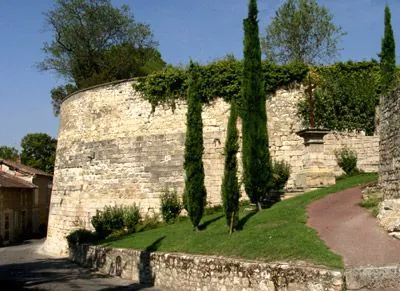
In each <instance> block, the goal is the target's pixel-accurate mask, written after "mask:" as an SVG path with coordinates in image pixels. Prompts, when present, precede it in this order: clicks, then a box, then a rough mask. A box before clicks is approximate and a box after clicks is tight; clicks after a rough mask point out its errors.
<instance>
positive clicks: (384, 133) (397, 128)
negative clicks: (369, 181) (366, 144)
mask: <svg viewBox="0 0 400 291" xmlns="http://www.w3.org/2000/svg"><path fill="white" fill-rule="evenodd" d="M399 97H400V87H399V88H397V89H395V90H394V91H392V92H391V93H390V94H388V96H384V97H382V98H381V102H380V103H381V104H380V109H381V111H380V137H381V140H380V145H379V158H380V169H379V185H380V187H381V190H382V193H383V198H384V201H383V203H382V204H381V209H380V213H379V216H378V218H379V219H380V221H381V223H382V225H383V226H384V227H385V228H386V229H387V230H388V231H389V232H392V233H393V235H395V236H398V237H399V238H400V98H399Z"/></svg>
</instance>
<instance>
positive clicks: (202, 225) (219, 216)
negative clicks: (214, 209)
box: [199, 215, 224, 230]
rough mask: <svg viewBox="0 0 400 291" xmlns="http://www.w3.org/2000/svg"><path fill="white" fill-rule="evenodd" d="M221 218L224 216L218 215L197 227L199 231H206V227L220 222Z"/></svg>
mask: <svg viewBox="0 0 400 291" xmlns="http://www.w3.org/2000/svg"><path fill="white" fill-rule="evenodd" d="M222 217H224V215H218V216H217V217H214V218H211V219H209V220H207V221H204V222H203V223H202V224H200V225H199V230H205V229H207V227H208V226H209V225H210V224H211V223H213V222H216V221H218V220H220V219H221V218H222Z"/></svg>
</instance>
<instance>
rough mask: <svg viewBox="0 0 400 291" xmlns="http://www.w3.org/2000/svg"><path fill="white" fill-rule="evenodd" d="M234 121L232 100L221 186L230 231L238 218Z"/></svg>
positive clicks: (236, 132) (235, 114)
mask: <svg viewBox="0 0 400 291" xmlns="http://www.w3.org/2000/svg"><path fill="white" fill-rule="evenodd" d="M236 122H237V112H236V105H235V103H234V102H232V105H231V114H230V116H229V121H228V135H227V137H226V142H225V170H224V177H223V179H222V187H221V196H222V202H223V207H224V212H225V217H226V223H227V224H228V226H229V232H230V233H232V232H233V229H235V228H236V226H237V223H238V220H239V198H240V188H239V182H238V177H237V170H238V163H237V158H236V154H237V152H238V150H239V144H238V139H239V134H238V130H237V127H236Z"/></svg>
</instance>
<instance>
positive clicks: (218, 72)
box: [133, 56, 308, 110]
mask: <svg viewBox="0 0 400 291" xmlns="http://www.w3.org/2000/svg"><path fill="white" fill-rule="evenodd" d="M307 71H308V68H307V66H305V65H304V64H302V63H291V64H288V65H285V66H278V65H275V64H273V63H270V62H265V61H264V62H262V73H261V74H262V79H263V85H264V92H265V93H266V94H273V93H275V91H276V90H277V89H278V88H281V87H285V86H288V85H290V84H292V83H293V82H296V81H302V80H303V79H304V77H305V76H306V75H307ZM242 73H243V62H241V61H238V60H236V59H234V58H233V57H231V56H228V57H226V58H225V59H222V60H218V61H215V62H212V63H210V64H208V65H205V66H201V67H199V70H198V74H199V75H200V79H201V84H199V88H198V90H199V96H201V100H202V102H203V103H208V102H210V101H213V100H214V99H216V98H218V97H219V98H223V99H224V100H225V101H231V100H236V101H237V102H239V101H240V98H241V84H242V78H243V76H242ZM133 87H134V88H135V89H136V90H138V91H139V92H141V93H142V94H143V95H144V98H145V99H146V100H148V101H149V102H150V103H151V104H152V106H153V110H154V109H155V108H156V106H158V105H165V106H168V107H171V108H172V109H175V102H176V101H177V100H185V99H187V89H188V71H187V69H185V68H175V67H172V66H168V67H167V68H166V69H165V70H164V71H162V72H157V73H154V74H151V75H148V76H146V77H143V78H140V79H138V82H136V83H135V84H134V85H133Z"/></svg>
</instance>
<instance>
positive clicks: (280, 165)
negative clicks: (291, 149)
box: [263, 160, 290, 207]
mask: <svg viewBox="0 0 400 291" xmlns="http://www.w3.org/2000/svg"><path fill="white" fill-rule="evenodd" d="M271 171H272V175H271V180H270V181H269V187H268V188H269V193H268V195H267V197H266V198H264V199H263V204H264V206H266V207H270V206H272V205H273V204H275V203H276V202H279V201H280V200H281V195H282V192H283V189H284V188H285V184H286V183H287V181H288V180H289V176H290V165H289V163H288V162H285V161H283V160H281V161H274V162H272V169H271Z"/></svg>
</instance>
